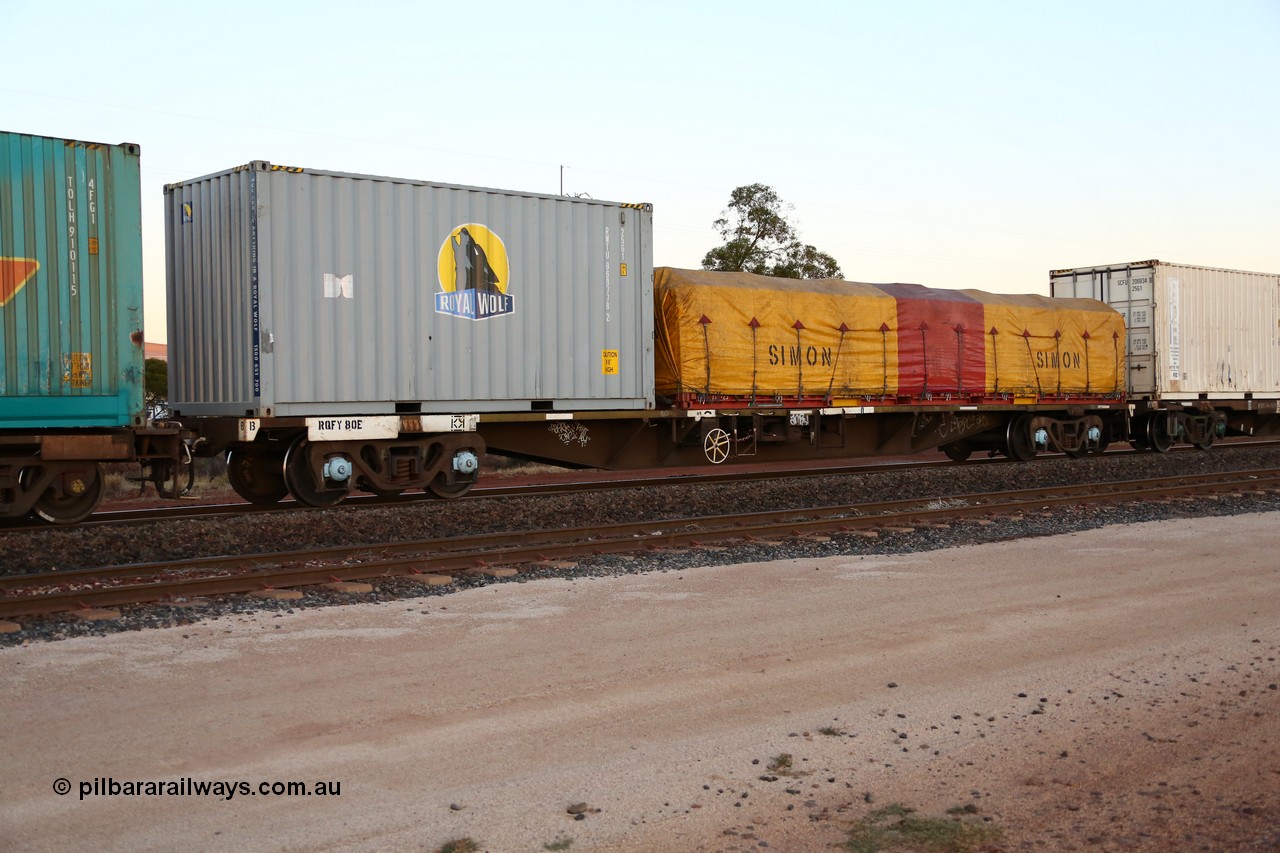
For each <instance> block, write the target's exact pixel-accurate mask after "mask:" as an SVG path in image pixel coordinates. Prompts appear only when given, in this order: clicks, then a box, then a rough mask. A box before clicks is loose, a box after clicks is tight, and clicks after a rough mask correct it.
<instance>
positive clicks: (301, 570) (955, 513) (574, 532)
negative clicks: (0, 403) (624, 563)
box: [0, 469, 1280, 618]
mask: <svg viewBox="0 0 1280 853" xmlns="http://www.w3.org/2000/svg"><path fill="white" fill-rule="evenodd" d="M1237 490H1246V491H1270V490H1280V471H1276V470H1271V469H1266V470H1261V471H1248V472H1222V473H1218V474H1200V475H1180V476H1174V477H1162V478H1153V479H1146V480H1138V481H1130V482H1122V481H1117V482H1110V483H1091V484H1083V485H1076V486H1061V487H1042V488H1034V489H1025V490H1013V491H1005V492H995V493H984V494H976V495H957V496H952V497H948V498H944V499H939V498H912V499H905V500H897V501H880V502H874V503H865V504H852V505H842V506H829V507H819V508H814V509H792V510H776V511H768V512H756V513H747V514H731V515H724V516H710V517H699V518H685V519H669V520H662V521H651V522H642V523H623V524H612V525H602V526H596V527H589V528H561V529H555V530H539V531H523V532H520V533H514V534H511V533H508V534H499V535H496V536H484V535H480V536H467V537H452V538H448V539H437V540H423V541H419V542H405V543H396V544H393V545H387V546H374V547H371V546H359V547H337V548H324V549H313V550H310V551H305V552H280V553H275V554H257V555H246V556H234V557H215V558H200V559H196V560H189V561H173V562H165V563H145V564H133V565H127V566H113V567H107V568H102V569H84V570H75V571H68V572H41V573H38V574H25V575H10V576H6V577H3V578H0V588H3V589H4V590H6V591H7V592H8V593H10V594H9V595H6V596H5V597H4V598H2V599H0V617H5V618H11V617H18V616H31V615H38V614H43V613H54V612H62V611H70V610H76V609H80V608H85V607H90V606H97V607H104V606H113V605H121V604H141V603H147V602H155V601H161V600H163V599H165V598H172V597H174V596H193V595H197V596H198V595H216V594H227V593H236V592H252V591H255V590H259V589H263V588H281V587H290V586H300V585H310V584H317V583H325V582H330V581H342V580H359V579H370V578H389V577H396V576H403V575H409V574H416V573H423V572H436V573H450V572H463V571H467V570H475V569H477V568H483V567H485V566H491V565H493V564H502V563H529V562H536V561H544V560H552V559H557V558H569V557H581V556H585V555H594V554H610V553H624V552H634V551H638V550H646V549H654V548H661V547H679V546H685V545H707V544H711V543H714V542H722V541H728V540H750V539H753V538H768V537H778V536H787V535H812V534H817V533H829V532H851V531H857V530H866V529H870V528H880V529H885V528H892V527H900V526H909V525H912V524H917V525H918V524H921V523H927V522H934V523H936V522H939V521H943V520H949V519H957V518H965V517H970V516H974V515H1001V514H1009V513H1013V512H1022V511H1024V510H1025V509H1027V508H1028V507H1029V506H1033V505H1034V506H1037V507H1040V508H1046V507H1048V506H1053V505H1062V504H1069V503H1079V502H1080V501H1081V500H1082V499H1090V500H1093V501H1097V502H1105V503H1113V502H1117V501H1126V500H1150V499H1152V498H1153V497H1157V496H1166V497H1167V496H1172V495H1178V494H1185V493H1188V492H1191V493H1193V494H1204V493H1205V492H1207V491H1212V492H1218V491H1237ZM940 501H945V505H944V506H931V504H935V503H939V502H940ZM655 527H659V528H661V529H659V530H654V528H655ZM514 543H519V544H514ZM393 552H394V553H393ZM373 555H376V556H373ZM357 556H373V559H365V560H362V561H360V562H351V560H352V559H354V558H355V557H357ZM319 560H324V561H325V562H324V564H323V565H318V566H317V565H309V566H307V565H303V566H299V565H297V564H298V563H299V562H305V561H311V562H315V561H319ZM281 563H292V564H293V565H286V566H281ZM272 564H274V565H275V566H276V568H266V566H268V565H272ZM195 570H200V571H205V572H208V571H220V572H222V573H221V574H216V575H209V574H205V575H203V576H201V577H184V578H177V579H175V578H173V577H172V576H171V574H172V573H173V572H175V571H195ZM229 572H234V573H230V574H229ZM166 575H168V576H167V577H166ZM146 576H152V577H156V576H159V577H158V580H157V581H154V582H147V583H135V584H123V585H112V586H105V587H102V586H90V584H93V583H101V582H102V581H104V580H108V579H112V578H115V579H121V578H129V579H139V578H143V577H146ZM68 583H72V584H84V585H83V586H79V588H76V589H65V588H61V589H56V590H55V591H52V592H51V591H48V589H49V587H65V586H66V585H67V584H68ZM36 588H44V589H45V590H46V591H44V592H36V593H32V592H30V590H32V589H36ZM23 590H26V591H27V592H21V591H23ZM15 592H19V594H17V595H13V594H12V593H15Z"/></svg>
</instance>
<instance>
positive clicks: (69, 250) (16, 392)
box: [0, 131, 144, 430]
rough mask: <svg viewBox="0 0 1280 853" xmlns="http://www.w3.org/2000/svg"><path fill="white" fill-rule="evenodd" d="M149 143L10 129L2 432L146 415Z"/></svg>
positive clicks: (3, 235) (2, 205) (0, 204)
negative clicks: (144, 166) (145, 173)
mask: <svg viewBox="0 0 1280 853" xmlns="http://www.w3.org/2000/svg"><path fill="white" fill-rule="evenodd" d="M142 344H143V325H142V213H141V185H140V179H139V173H138V146H137V145H132V144H127V143H126V144H121V145H103V144H99V143H95V142H81V141H77V140H70V139H57V138H51V137H45V136H32V135H29V134H23V133H8V132H3V131H0V429H24V430H29V429H42V428H51V427H53V428H81V427H98V428H101V427H121V426H129V425H132V424H138V423H141V419H142V412H143V379H144V370H143V348H142Z"/></svg>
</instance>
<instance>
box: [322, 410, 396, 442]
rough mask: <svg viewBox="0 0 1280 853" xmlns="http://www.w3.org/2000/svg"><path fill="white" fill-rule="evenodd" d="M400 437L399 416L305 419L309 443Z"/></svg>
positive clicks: (350, 416)
mask: <svg viewBox="0 0 1280 853" xmlns="http://www.w3.org/2000/svg"><path fill="white" fill-rule="evenodd" d="M399 437H400V416H399V415H345V416H337V415H335V416H333V417H330V418H307V438H309V439H310V440H311V441H353V440H374V439H380V438H399Z"/></svg>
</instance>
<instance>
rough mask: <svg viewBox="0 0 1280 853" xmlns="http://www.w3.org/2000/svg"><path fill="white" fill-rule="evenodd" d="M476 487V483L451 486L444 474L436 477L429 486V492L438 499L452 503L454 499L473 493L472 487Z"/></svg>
mask: <svg viewBox="0 0 1280 853" xmlns="http://www.w3.org/2000/svg"><path fill="white" fill-rule="evenodd" d="M474 485H475V481H474V480H473V481H471V482H468V483H454V484H453V485H449V483H448V482H447V481H446V480H445V477H444V474H438V475H436V478H435V479H434V480H432V481H431V483H430V485H428V486H427V491H428V492H430V493H431V494H433V495H435V496H436V497H438V498H443V499H444V500H447V501H451V500H453V499H454V498H460V497H462V496H463V495H465V494H466V493H467V492H469V491H471V487H472V486H474Z"/></svg>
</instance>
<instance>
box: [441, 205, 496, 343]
mask: <svg viewBox="0 0 1280 853" xmlns="http://www.w3.org/2000/svg"><path fill="white" fill-rule="evenodd" d="M438 265H439V275H440V292H439V293H437V294H436V313H437V314H448V315H450V316H452V317H462V318H463V319H466V320H488V319H490V318H491V317H500V316H502V315H504V314H510V313H512V312H513V311H515V299H514V298H513V297H512V296H511V294H510V293H508V292H507V288H508V286H509V280H510V271H511V265H510V262H509V261H508V259H507V248H506V246H505V245H504V244H503V242H502V238H500V237H499V236H498V235H497V234H495V233H493V232H492V231H490V230H489V229H488V228H487V227H486V226H484V225H480V224H478V223H474V222H470V223H467V224H466V225H459V226H458V227H456V228H454V229H453V231H451V232H450V233H449V236H448V238H447V239H446V240H445V241H444V244H443V245H442V246H441V247H440V256H439V260H438Z"/></svg>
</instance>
